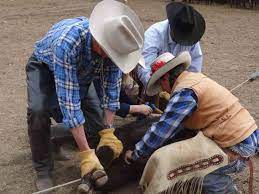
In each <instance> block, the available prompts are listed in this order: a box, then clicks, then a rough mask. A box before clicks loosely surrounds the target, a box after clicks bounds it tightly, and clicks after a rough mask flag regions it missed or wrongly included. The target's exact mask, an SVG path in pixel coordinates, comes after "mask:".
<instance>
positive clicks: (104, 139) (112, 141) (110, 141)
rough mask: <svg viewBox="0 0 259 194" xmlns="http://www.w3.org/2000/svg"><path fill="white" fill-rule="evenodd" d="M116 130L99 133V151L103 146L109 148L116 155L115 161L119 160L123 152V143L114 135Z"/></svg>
mask: <svg viewBox="0 0 259 194" xmlns="http://www.w3.org/2000/svg"><path fill="white" fill-rule="evenodd" d="M114 131H115V129H114V128H108V129H103V130H102V131H100V132H99V135H100V136H101V139H100V142H99V144H98V146H97V151H98V149H99V148H100V147H102V146H108V147H110V148H111V149H112V151H113V153H114V159H116V158H118V157H119V156H120V154H121V152H122V150H123V145H122V142H121V141H120V140H119V139H118V138H117V137H116V136H115V135H114Z"/></svg>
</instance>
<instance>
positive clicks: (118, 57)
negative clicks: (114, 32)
mask: <svg viewBox="0 0 259 194" xmlns="http://www.w3.org/2000/svg"><path fill="white" fill-rule="evenodd" d="M121 15H127V16H129V18H131V19H133V20H134V22H135V23H136V25H137V26H139V27H140V29H139V30H140V34H144V28H143V26H142V24H141V21H140V19H139V18H138V16H137V15H136V14H135V13H134V12H133V11H132V10H131V9H130V8H129V7H127V6H126V5H124V4H123V3H120V2H117V1H113V0H104V1H102V2H100V3H98V4H97V5H96V6H95V8H94V9H93V11H92V13H91V16H90V18H89V28H90V32H91V34H92V36H93V37H94V39H95V40H96V41H97V42H98V44H99V45H100V46H101V47H102V49H103V50H104V52H105V53H106V54H107V55H108V56H109V58H110V59H111V60H112V61H113V62H114V63H115V65H117V66H118V67H119V68H120V69H121V70H122V72H123V73H129V72H130V71H132V70H133V69H134V68H135V67H136V65H137V64H138V62H139V60H140V59H141V57H142V55H141V50H140V49H139V50H136V51H134V52H132V53H129V54H121V53H118V52H116V51H115V50H114V49H113V48H111V47H110V46H109V43H108V42H107V40H106V38H105V33H107V32H105V29H104V23H105V18H109V17H117V16H121Z"/></svg>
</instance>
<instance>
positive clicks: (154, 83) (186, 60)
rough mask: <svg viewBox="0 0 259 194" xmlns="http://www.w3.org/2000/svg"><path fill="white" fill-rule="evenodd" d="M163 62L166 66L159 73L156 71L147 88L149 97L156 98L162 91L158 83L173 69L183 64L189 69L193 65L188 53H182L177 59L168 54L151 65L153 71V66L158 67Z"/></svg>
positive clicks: (161, 56) (159, 57)
mask: <svg viewBox="0 0 259 194" xmlns="http://www.w3.org/2000/svg"><path fill="white" fill-rule="evenodd" d="M161 62H162V63H163V64H164V65H163V66H162V67H161V68H159V69H158V70H157V71H155V72H154V73H153V74H152V75H151V77H150V79H149V81H148V84H147V88H146V95H147V96H154V95H156V94H158V93H159V92H161V91H162V88H161V85H160V83H159V82H158V80H159V79H160V78H161V77H162V76H163V75H165V74H166V73H167V72H169V71H170V70H171V69H173V68H175V67H176V66H178V65H180V64H183V65H184V66H185V69H187V68H188V67H189V66H190V64H191V56H190V54H189V52H187V51H184V52H182V53H180V54H179V55H178V56H177V57H175V56H174V55H173V54H171V53H168V52H167V53H164V54H162V55H160V56H158V57H157V58H156V59H155V61H154V62H153V63H152V65H151V69H152V67H153V65H156V64H157V63H161Z"/></svg>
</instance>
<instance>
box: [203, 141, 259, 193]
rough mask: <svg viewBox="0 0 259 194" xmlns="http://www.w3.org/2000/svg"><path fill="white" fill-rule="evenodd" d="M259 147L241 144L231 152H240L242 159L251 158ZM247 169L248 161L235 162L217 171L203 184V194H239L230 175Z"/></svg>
mask: <svg viewBox="0 0 259 194" xmlns="http://www.w3.org/2000/svg"><path fill="white" fill-rule="evenodd" d="M257 147H258V146H250V145H247V144H243V143H239V144H237V145H235V146H233V147H231V148H230V149H231V150H234V151H235V152H238V153H239V154H240V155H241V156H242V157H250V156H253V155H255V154H256V151H257ZM245 167H246V161H244V160H235V161H233V162H231V163H230V164H228V165H227V166H224V167H222V168H219V169H217V170H216V171H214V172H212V173H210V174H208V175H207V176H206V177H205V179H204V182H203V193H205V194H230V193H231V194H232V193H238V191H237V188H236V186H235V184H234V183H233V180H232V178H231V177H230V176H229V174H232V173H239V172H241V171H242V170H244V169H245Z"/></svg>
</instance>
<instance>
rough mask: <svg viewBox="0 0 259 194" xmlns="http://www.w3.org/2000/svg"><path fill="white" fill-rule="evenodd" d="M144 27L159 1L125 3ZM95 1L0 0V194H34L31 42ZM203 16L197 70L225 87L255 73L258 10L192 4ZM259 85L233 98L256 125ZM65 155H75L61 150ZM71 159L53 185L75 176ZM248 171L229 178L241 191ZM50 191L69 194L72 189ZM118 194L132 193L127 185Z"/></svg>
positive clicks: (158, 11)
mask: <svg viewBox="0 0 259 194" xmlns="http://www.w3.org/2000/svg"><path fill="white" fill-rule="evenodd" d="M129 2H130V6H131V7H132V8H133V9H134V10H135V11H136V12H137V14H139V16H140V18H141V20H142V21H143V24H144V26H145V28H147V27H148V26H149V25H150V24H152V23H154V22H156V21H160V20H162V19H164V18H165V11H164V6H165V5H166V1H163V0H129ZM96 3H97V1H91V0H88V1H86V0H85V1H84V0H70V1H67V0H56V1H53V0H1V1H0V26H1V28H0V29H1V30H0V51H1V52H0V110H1V111H0V193H3V194H18V193H25V194H27V193H32V192H33V191H35V186H34V182H33V180H34V178H35V173H34V171H33V169H32V164H31V155H30V147H29V144H28V137H27V124H26V82H25V71H24V69H25V64H26V61H27V59H28V57H29V56H30V54H31V53H32V51H33V45H34V42H35V41H36V40H37V39H39V38H41V37H42V36H43V34H44V33H45V32H46V31H47V30H48V28H50V27H51V25H52V24H54V23H55V22H57V21H59V20H61V19H63V18H69V17H76V16H81V15H84V16H87V17H88V16H89V14H90V12H91V10H92V8H93V6H94V5H95V4H96ZM194 6H195V7H196V8H197V9H198V10H199V11H200V12H201V13H202V14H203V15H204V17H205V19H206V23H207V29H206V33H205V35H204V37H203V39H202V40H201V45H202V49H203V53H204V66H203V71H204V72H205V73H206V74H207V75H209V76H210V77H212V78H213V79H215V80H216V81H218V82H219V83H220V84H222V85H224V86H226V87H227V88H232V87H233V86H235V85H236V84H238V83H239V82H241V81H243V80H245V79H246V78H247V76H248V75H250V74H251V73H252V72H254V71H255V70H256V69H257V70H259V19H258V18H259V11H258V9H256V10H245V9H231V8H229V6H228V5H224V6H221V5H216V6H215V5H213V6H206V5H194ZM258 89H259V81H255V82H253V83H250V84H247V85H245V86H244V87H242V88H241V89H240V90H238V91H237V92H235V94H236V95H237V96H238V97H239V98H240V100H241V102H242V104H244V105H245V106H246V107H247V108H248V109H249V111H250V112H251V114H252V115H253V116H254V117H255V119H256V121H257V123H259V122H258V121H259V103H258V101H259V90H258ZM67 151H68V152H69V153H70V154H71V156H74V155H75V152H73V151H72V152H71V151H70V150H67ZM76 160H77V159H75V160H71V161H69V162H63V163H62V162H56V166H55V171H54V172H55V177H56V183H57V184H60V183H63V182H65V181H70V180H73V179H75V178H78V177H79V168H78V164H77V163H76ZM255 164H256V165H255V167H256V170H255V183H254V189H255V193H259V173H258V172H259V158H255ZM247 177H248V172H247V171H245V172H244V173H242V174H239V175H235V181H236V183H237V184H238V186H239V188H241V189H242V190H243V192H244V193H247ZM56 193H75V187H68V188H65V189H59V190H57V191H56ZM119 193H134V189H133V187H130V189H128V190H123V191H121V192H119Z"/></svg>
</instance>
